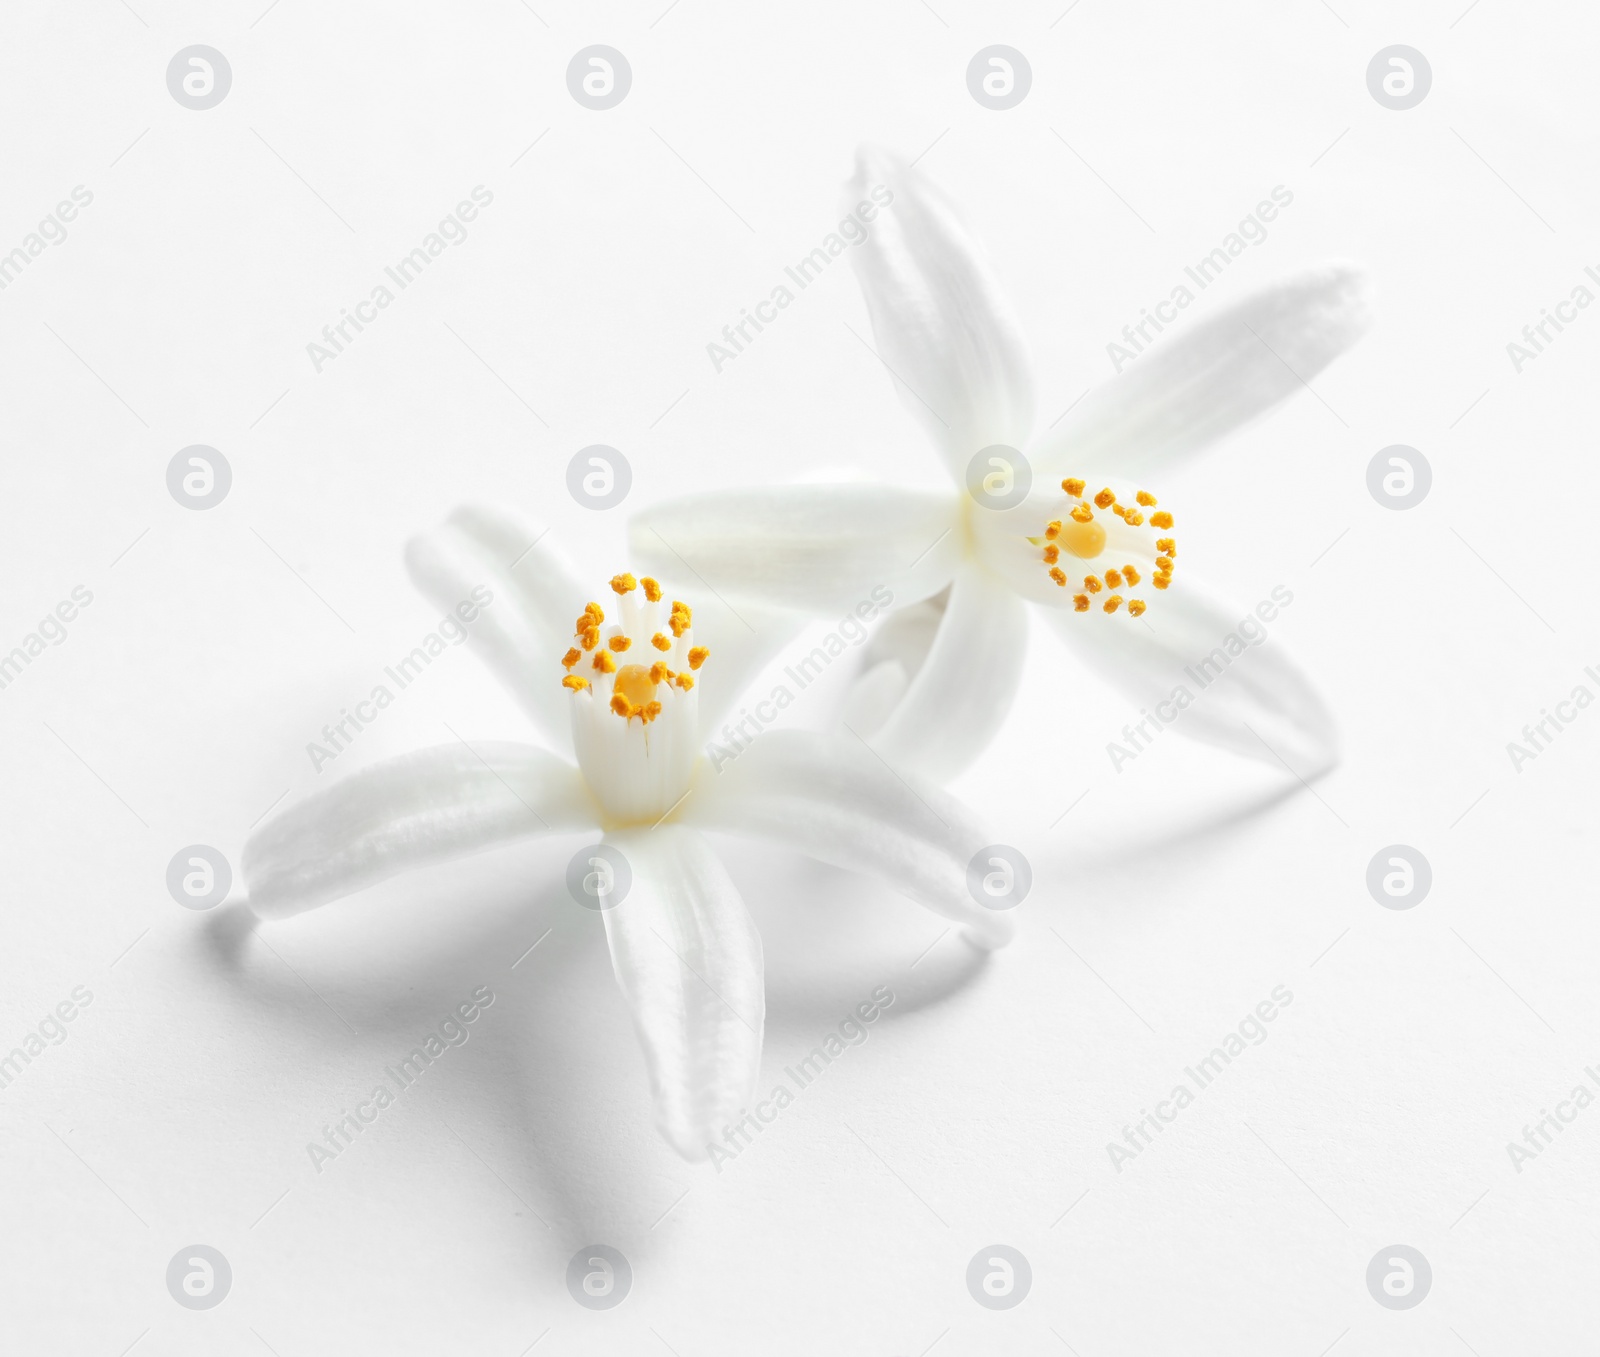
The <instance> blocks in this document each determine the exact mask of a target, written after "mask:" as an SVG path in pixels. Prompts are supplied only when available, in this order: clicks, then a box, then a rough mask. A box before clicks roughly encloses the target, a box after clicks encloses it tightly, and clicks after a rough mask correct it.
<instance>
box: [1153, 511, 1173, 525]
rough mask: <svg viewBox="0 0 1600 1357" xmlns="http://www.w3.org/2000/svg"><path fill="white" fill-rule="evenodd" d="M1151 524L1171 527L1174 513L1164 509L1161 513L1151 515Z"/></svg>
mask: <svg viewBox="0 0 1600 1357" xmlns="http://www.w3.org/2000/svg"><path fill="white" fill-rule="evenodd" d="M1150 525H1151V526H1152V527H1155V528H1170V527H1171V526H1172V515H1171V514H1169V513H1168V512H1167V511H1166V510H1165V509H1162V510H1161V511H1160V512H1159V513H1154V514H1151V515H1150Z"/></svg>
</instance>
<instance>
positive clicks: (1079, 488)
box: [1061, 476, 1083, 499]
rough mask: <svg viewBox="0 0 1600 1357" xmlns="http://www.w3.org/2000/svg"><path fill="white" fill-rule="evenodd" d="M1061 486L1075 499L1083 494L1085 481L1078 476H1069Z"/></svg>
mask: <svg viewBox="0 0 1600 1357" xmlns="http://www.w3.org/2000/svg"><path fill="white" fill-rule="evenodd" d="M1061 488H1062V489H1063V490H1065V491H1066V492H1067V493H1068V494H1069V495H1071V496H1072V498H1073V499H1077V498H1079V497H1080V496H1081V495H1082V494H1083V482H1082V481H1080V480H1079V479H1078V478H1077V477H1076V476H1068V477H1067V479H1066V480H1064V481H1062V482H1061Z"/></svg>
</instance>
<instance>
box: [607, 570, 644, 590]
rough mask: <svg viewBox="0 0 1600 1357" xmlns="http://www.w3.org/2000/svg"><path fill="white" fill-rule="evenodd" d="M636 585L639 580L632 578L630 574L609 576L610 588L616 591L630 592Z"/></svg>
mask: <svg viewBox="0 0 1600 1357" xmlns="http://www.w3.org/2000/svg"><path fill="white" fill-rule="evenodd" d="M638 587H639V581H638V580H636V579H634V577H633V576H632V575H627V574H623V575H613V576H612V577H611V588H612V589H613V590H614V591H615V592H616V593H619V594H631V593H632V592H633V591H634V590H635V589H637V588H638Z"/></svg>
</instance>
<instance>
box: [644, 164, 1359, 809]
mask: <svg viewBox="0 0 1600 1357" xmlns="http://www.w3.org/2000/svg"><path fill="white" fill-rule="evenodd" d="M874 184H887V185H889V186H890V187H891V188H892V189H893V192H894V202H893V206H892V207H891V208H889V209H887V210H885V211H884V212H882V213H881V214H879V216H878V218H877V220H876V221H875V222H874V224H873V228H872V232H871V235H870V237H869V238H868V239H867V240H866V241H865V242H864V243H862V244H860V245H858V246H857V247H856V249H855V250H854V251H853V253H852V259H853V260H854V262H855V268H856V272H857V274H858V276H859V278H860V282H861V286H862V290H863V291H864V293H865V294H866V302H867V310H868V312H869V314H870V315H871V318H872V329H873V334H874V335H875V336H876V340H877V351H878V354H879V357H880V358H881V359H882V361H883V364H884V366H885V367H886V368H887V369H888V370H889V372H890V373H891V374H892V376H893V378H894V379H895V385H896V387H897V389H898V390H899V392H900V395H901V399H902V401H903V402H904V404H905V405H906V407H907V408H908V409H909V410H910V411H911V413H912V414H913V415H914V416H916V418H917V419H918V420H919V422H920V423H921V424H922V425H923V427H924V429H925V430H926V432H927V433H928V435H929V437H930V438H931V439H932V441H933V444H934V446H935V448H936V449H937V451H938V452H939V454H940V455H941V457H942V459H943V461H944V463H945V467H946V469H947V470H948V471H949V473H950V476H951V478H952V480H953V481H954V482H955V484H954V486H953V487H952V488H950V489H948V490H946V491H944V492H942V493H941V492H935V491H928V490H922V489H912V488H909V487H897V486H888V485H870V484H860V483H843V484H837V485H818V484H803V485H784V486H774V487H765V488H754V489H747V490H734V491H721V492H711V493H707V494H699V495H691V496H688V497H685V498H683V499H680V500H677V501H674V502H671V503H667V504H662V505H658V506H653V507H651V508H649V509H647V510H645V511H643V512H641V513H640V514H638V515H637V516H636V517H635V519H634V521H633V524H634V535H633V538H632V542H633V546H634V550H635V553H636V554H637V555H639V556H640V557H641V558H642V559H644V560H645V561H646V562H647V563H652V564H653V563H659V562H660V561H661V558H662V555H663V549H664V547H666V546H667V545H669V544H670V551H671V553H672V554H673V555H675V556H678V557H681V558H682V559H683V560H684V561H686V562H687V563H688V564H689V566H690V567H691V568H692V569H693V570H694V572H695V573H696V574H697V575H698V576H700V577H701V578H703V579H704V580H705V581H706V582H707V583H708V584H709V585H710V586H711V587H712V588H714V589H717V590H718V591H726V592H729V593H733V594H735V595H747V596H749V597H753V598H760V599H764V600H766V601H768V602H770V603H773V604H778V605H783V606H788V607H793V608H797V609H801V610H804V611H806V612H810V613H814V614H817V615H825V614H828V613H831V612H834V611H836V610H837V609H839V608H841V607H844V606H847V605H848V604H849V602H850V601H851V600H853V599H856V598H859V597H861V591H862V590H863V589H865V588H870V587H872V586H874V585H877V586H886V587H888V588H890V589H891V590H892V591H893V593H894V597H895V600H896V602H897V603H899V604H900V605H902V608H903V611H901V612H900V613H898V614H896V615H895V616H894V617H892V618H891V619H890V620H889V621H888V622H887V623H885V624H884V627H883V628H882V629H881V630H880V632H879V636H878V638H876V640H875V643H874V646H873V648H872V653H873V654H874V655H876V656H878V657H882V658H885V659H887V660H888V661H889V662H888V663H886V664H880V665H879V666H878V668H877V669H876V670H874V671H872V672H869V673H868V674H867V675H866V676H865V678H864V679H863V680H862V682H861V684H860V685H858V690H865V689H871V688H874V687H876V688H877V689H879V690H880V691H879V692H878V693H877V694H876V696H877V699H878V700H877V702H876V704H875V705H876V706H877V710H878V711H879V712H880V713H881V715H880V716H879V720H880V721H881V724H877V725H874V726H873V727H872V729H871V730H868V731H861V726H860V725H854V726H853V728H854V729H857V730H858V731H861V733H868V734H871V736H872V740H873V744H874V745H875V747H876V748H877V749H879V750H880V751H882V753H883V754H884V755H885V757H886V758H888V759H889V760H890V761H891V762H894V763H895V764H896V765H897V766H899V767H902V768H908V767H909V768H915V769H918V770H919V771H921V772H924V773H926V774H927V775H928V776H930V777H933V778H935V779H940V780H942V779H945V778H948V777H950V776H953V775H954V774H955V773H957V772H959V771H961V770H962V769H963V768H965V767H966V766H967V764H968V763H970V762H971V761H972V760H973V759H974V758H975V757H976V756H977V755H978V754H979V753H980V752H981V751H982V750H983V748H984V747H985V746H986V745H987V744H988V742H989V739H990V738H991V736H992V735H993V734H994V732H995V731H996V730H997V729H998V728H999V726H1000V724H1001V722H1002V721H1003V720H1004V718H1005V715H1006V713H1007V711H1008V710H1009V709H1010V706H1011V702H1012V699H1013V697H1014V696H1015V693H1016V688H1017V684H1018V682H1019V679H1020V672H1021V667H1022V666H1021V664H1020V657H1021V655H1022V653H1023V650H1024V645H1025V633H1026V627H1027V611H1026V608H1025V607H1024V603H1025V601H1027V602H1033V603H1037V604H1041V605H1043V606H1044V608H1045V609H1046V613H1047V616H1048V617H1049V618H1050V620H1051V621H1052V622H1053V623H1054V624H1055V625H1056V626H1057V628H1058V629H1059V631H1060V632H1061V634H1062V635H1063V636H1064V637H1065V639H1066V640H1067V642H1068V643H1069V644H1071V645H1072V646H1073V647H1074V648H1075V649H1076V650H1077V651H1078V652H1079V653H1080V654H1081V655H1082V656H1083V658H1084V659H1085V660H1086V661H1088V662H1089V663H1090V664H1091V665H1092V666H1093V667H1094V668H1096V669H1097V670H1099V671H1100V672H1101V673H1102V674H1103V675H1104V676H1105V677H1106V678H1108V679H1109V680H1110V681H1111V682H1113V683H1114V684H1116V685H1117V686H1118V687H1119V688H1120V689H1121V690H1122V691H1123V692H1124V693H1125V694H1126V695H1127V696H1128V697H1129V698H1131V699H1132V700H1133V701H1134V702H1136V703H1139V704H1143V705H1146V706H1150V707H1153V706H1155V705H1156V704H1157V703H1158V702H1159V701H1161V700H1162V699H1165V698H1167V697H1168V696H1169V695H1170V694H1171V693H1172V691H1173V688H1174V685H1175V683H1176V681H1177V679H1178V675H1179V673H1180V671H1181V670H1182V668H1183V666H1184V665H1186V664H1192V663H1194V662H1195V661H1196V660H1197V659H1198V658H1199V657H1201V656H1205V655H1207V654H1209V653H1210V652H1211V651H1212V650H1213V649H1215V648H1216V647H1218V646H1219V645H1222V644H1223V641H1224V638H1226V637H1228V636H1229V634H1230V633H1231V632H1233V631H1234V630H1235V628H1236V627H1237V625H1238V621H1237V619H1239V618H1240V617H1241V616H1244V615H1246V613H1247V610H1246V609H1243V608H1239V607H1234V606H1230V605H1229V604H1227V603H1226V602H1223V601H1220V600H1218V599H1216V598H1215V597H1214V596H1212V595H1211V594H1210V593H1209V592H1208V591H1207V590H1205V589H1204V588H1203V587H1202V586H1201V585H1200V584H1199V582H1198V581H1196V580H1195V579H1194V578H1193V576H1192V575H1190V574H1187V573H1185V574H1184V575H1183V576H1181V577H1180V578H1178V579H1177V580H1176V581H1174V573H1173V572H1174V566H1175V559H1176V546H1177V541H1176V538H1177V534H1176V533H1175V532H1173V531H1172V529H1173V525H1174V523H1175V521H1177V519H1181V517H1182V515H1181V513H1179V514H1177V515H1174V506H1173V505H1172V503H1171V502H1170V501H1169V499H1168V498H1166V497H1165V496H1163V497H1162V498H1161V499H1160V503H1161V504H1162V507H1161V508H1160V509H1156V508H1155V507H1154V506H1155V504H1156V503H1157V496H1156V495H1154V494H1152V493H1151V492H1152V491H1154V490H1157V489H1158V488H1159V487H1157V486H1156V485H1154V484H1153V483H1151V484H1147V483H1146V481H1147V478H1148V477H1149V476H1150V475H1151V474H1152V473H1158V472H1161V471H1163V470H1165V469H1166V468H1168V467H1171V466H1173V465H1175V464H1176V463H1178V462H1179V461H1180V460H1181V459H1182V458H1183V457H1185V456H1187V455H1189V454H1192V453H1194V452H1197V451H1199V450H1200V449H1201V448H1203V447H1205V446H1206V445H1207V444H1208V443H1210V442H1211V441H1213V440H1214V439H1216V438H1217V437H1219V436H1220V435H1222V434H1225V433H1227V432H1228V431H1229V430H1231V429H1235V428H1237V427H1239V426H1240V425H1242V424H1244V423H1245V422H1246V421H1248V420H1250V419H1251V418H1253V417H1254V416H1256V415H1259V414H1261V413H1262V412H1264V411H1266V410H1268V409H1270V408H1272V407H1273V406H1275V405H1276V404H1277V403H1278V402H1279V401H1281V400H1283V399H1284V398H1286V397H1288V396H1291V395H1293V394H1294V393H1296V392H1297V391H1299V390H1301V389H1302V388H1303V387H1304V386H1305V384H1306V381H1307V380H1308V379H1309V378H1311V377H1313V376H1314V375H1315V374H1316V373H1318V372H1319V371H1321V370H1322V368H1323V367H1325V366H1326V365H1327V364H1328V363H1329V362H1331V361H1332V360H1333V359H1334V358H1335V357H1336V356H1337V355H1338V354H1340V353H1341V352H1343V351H1344V350H1345V349H1346V348H1348V347H1349V346H1350V345H1351V344H1352V343H1354V341H1355V340H1356V339H1357V338H1358V337H1359V336H1360V335H1361V333H1362V332H1363V331H1364V330H1365V328H1366V326H1367V324H1368V308H1367V299H1366V287H1365V281H1364V279H1363V278H1362V276H1361V275H1360V274H1359V272H1357V271H1356V270H1355V269H1353V268H1350V267H1348V266H1344V265H1327V266H1324V267H1321V268H1318V269H1315V270H1313V271H1310V272H1306V273H1303V274H1300V275H1298V276H1296V277H1293V278H1290V279H1288V280H1287V281H1284V282H1281V283H1278V284H1276V285H1274V286H1272V287H1269V288H1266V289H1264V290H1263V291H1260V292H1257V293H1255V294H1254V295H1252V296H1250V297H1247V298H1246V299H1245V300H1244V301H1242V302H1239V303H1237V304H1236V305H1234V306H1232V307H1231V308H1229V309H1227V310H1225V311H1223V312H1221V313H1220V314H1217V315H1215V316H1213V317H1211V318H1210V319H1205V320H1195V321H1191V322H1190V323H1189V326H1188V328H1187V329H1186V330H1185V331H1184V332H1183V333H1182V334H1180V335H1177V336H1173V337H1170V338H1168V339H1167V340H1165V341H1164V342H1162V343H1158V344H1157V345H1156V346H1155V347H1153V348H1151V349H1149V350H1147V351H1146V352H1144V353H1143V354H1142V355H1141V356H1140V357H1139V358H1138V360H1137V361H1136V362H1135V363H1133V364H1132V366H1130V367H1128V368H1127V369H1125V370H1124V371H1123V372H1122V373H1121V374H1119V375H1118V376H1117V377H1115V378H1113V379H1112V380H1110V381H1108V382H1106V383H1104V384H1103V385H1101V386H1099V387H1097V388H1095V389H1094V390H1092V391H1090V392H1089V393H1088V394H1087V395H1086V396H1085V397H1084V398H1083V399H1082V400H1080V401H1079V402H1078V403H1077V404H1076V405H1075V406H1074V407H1073V408H1072V410H1071V411H1070V412H1069V413H1068V414H1067V415H1066V417H1065V418H1063V419H1062V420H1061V421H1060V422H1059V423H1058V424H1057V426H1056V427H1055V428H1054V429H1052V430H1047V431H1038V432H1037V433H1035V432H1034V430H1033V393H1032V380H1031V376H1030V371H1029V364H1028V359H1027V353H1026V349H1025V347H1024V345H1023V343H1022V340H1021V338H1020V337H1019V335H1018V334H1017V332H1016V329H1015V326H1014V324H1013V322H1012V320H1011V317H1010V315H1009V312H1008V310H1007V308H1006V306H1005V304H1004V302H1003V300H1002V298H1001V297H1000V295H999V293H998V291H997V289H996V286H995V284H994V282H993V280H992V279H991V277H990V274H989V270H988V266H987V264H986V263H985V261H984V260H983V258H982V257H981V255H980V254H979V252H978V250H977V248H976V246H975V244H974V243H973V241H972V240H971V239H970V238H969V236H968V233H967V230H966V228H965V226H964V224H963V222H962V220H961V217H960V215H959V214H958V213H957V211H956V210H955V208H954V207H953V206H952V205H951V204H950V203H949V202H948V201H947V200H946V199H945V198H944V197H943V195H942V194H940V193H939V192H938V191H937V190H936V189H935V188H934V187H933V186H932V185H931V184H930V183H929V182H928V181H927V180H926V179H924V178H923V177H922V176H921V175H920V174H918V173H916V172H915V171H914V170H912V169H909V168H907V167H906V166H904V165H903V164H902V163H900V162H899V161H898V160H896V159H894V158H892V157H889V156H887V155H885V154H883V153H881V152H875V151H863V152H862V155H861V158H860V162H859V165H858V169H857V173H856V178H855V180H854V182H853V183H852V184H851V185H850V188H849V201H851V202H854V201H856V200H857V199H859V198H861V197H862V196H863V195H864V194H865V193H866V191H867V188H868V186H870V185H874ZM1019 454H1022V455H1019ZM1130 567H1131V568H1130ZM1124 604H1126V606H1124ZM869 662H870V660H869ZM885 686H887V688H888V691H882V690H883V689H884V688H885ZM857 696H858V697H860V696H862V692H861V691H858V694H857ZM1175 728H1176V729H1178V730H1180V731H1182V732H1184V733H1185V734H1188V735H1191V736H1194V737H1196V738H1199V739H1203V740H1208V741H1211V742H1213V743H1216V744H1219V745H1222V746H1224V747H1226V748H1229V749H1232V750H1234V751H1235V752H1237V753H1241V754H1246V755H1250V756H1253V757H1257V758H1262V759H1265V760H1267V761H1269V762H1274V763H1275V762H1276V761H1277V760H1278V759H1279V758H1282V759H1283V760H1285V761H1287V762H1289V763H1290V764H1291V765H1292V766H1293V767H1294V768H1295V769H1296V770H1297V771H1299V772H1301V773H1303V774H1306V775H1309V774H1311V773H1313V772H1318V771H1322V770H1324V769H1325V768H1326V767H1328V766H1329V765H1331V763H1332V761H1333V759H1334V757H1335V743H1334V729H1333V721H1332V718H1331V716H1330V715H1329V713H1328V711H1327V709H1326V707H1325V706H1324V705H1323V703H1322V701H1321V699H1320V698H1319V697H1318V695H1317V694H1316V692H1315V690H1314V689H1313V688H1312V686H1311V685H1310V683H1309V682H1308V681H1307V680H1306V678H1305V677H1304V676H1303V675H1302V674H1301V672H1300V670H1299V669H1298V668H1297V667H1295V665H1294V664H1293V663H1292V662H1291V661H1289V660H1288V659H1287V658H1286V657H1285V656H1284V655H1283V653H1282V651H1281V649H1280V648H1279V647H1276V646H1274V647H1272V648H1270V649H1268V648H1264V647H1262V648H1257V649H1256V650H1255V651H1254V653H1253V654H1252V655H1251V656H1250V658H1249V660H1248V661H1247V662H1246V663H1243V664H1241V665H1238V666H1235V667H1232V668H1229V669H1228V670H1227V671H1226V673H1225V675H1224V677H1223V678H1222V679H1220V680H1218V681H1217V682H1215V683H1214V684H1213V685H1212V686H1211V687H1209V688H1208V689H1207V690H1206V693H1205V697H1204V700H1203V701H1197V702H1196V703H1195V704H1194V706H1193V707H1192V708H1191V709H1189V710H1187V711H1185V713H1184V718H1183V720H1182V721H1180V722H1178V723H1177V725H1176V727H1175Z"/></svg>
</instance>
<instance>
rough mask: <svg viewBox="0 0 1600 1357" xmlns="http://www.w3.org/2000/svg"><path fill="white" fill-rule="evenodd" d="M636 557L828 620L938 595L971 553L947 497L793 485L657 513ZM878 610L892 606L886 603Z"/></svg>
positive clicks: (638, 519) (636, 542)
mask: <svg viewBox="0 0 1600 1357" xmlns="http://www.w3.org/2000/svg"><path fill="white" fill-rule="evenodd" d="M629 541H630V544H631V546H632V548H633V552H634V555H635V556H636V557H637V558H639V559H640V560H642V561H645V562H647V563H648V564H650V565H651V566H653V567H656V568H658V569H660V570H661V571H663V572H665V573H673V574H676V575H677V576H678V578H680V579H699V580H701V581H703V582H704V583H705V584H706V585H707V586H709V587H710V588H712V589H715V590H716V591H717V592H718V593H721V594H728V595H732V596H734V597H735V598H738V597H754V598H760V599H763V600H765V601H766V602H768V603H769V604H772V605H775V606H778V607H786V608H794V609H796V610H799V611H801V612H806V613H813V614H825V613H832V612H840V611H844V610H846V609H851V608H854V607H856V606H857V605H858V604H861V603H863V602H868V603H870V602H872V600H873V597H874V594H875V592H876V591H883V592H884V593H887V594H888V595H889V597H890V599H891V601H892V602H893V604H894V605H895V606H901V605H903V604H907V603H914V602H916V601H917V600H918V599H921V598H926V597H927V596H928V595H929V594H934V593H937V592H938V591H939V590H940V589H942V588H944V586H945V585H946V584H948V583H949V581H950V576H951V575H952V574H953V573H954V570H955V567H956V562H957V561H958V560H959V559H960V555H961V551H962V543H961V531H960V521H959V518H958V516H957V501H956V498H955V496H954V495H952V494H951V493H949V492H948V491H943V492H929V491H918V490H905V489H901V488H899V487H897V486H889V485H856V484H839V485H786V486H772V487H764V488H759V489H749V490H724V491H714V492H712V493H709V494H703V495H689V496H686V497H684V498H683V499H678V500H672V501H669V502H668V503H666V504H660V505H654V506H652V507H650V508H648V509H645V510H643V511H642V512H640V513H638V514H636V515H634V517H633V519H632V521H631V523H630V524H629ZM878 606H879V607H886V606H889V605H888V604H887V603H884V602H882V601H881V600H880V601H879V604H878Z"/></svg>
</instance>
